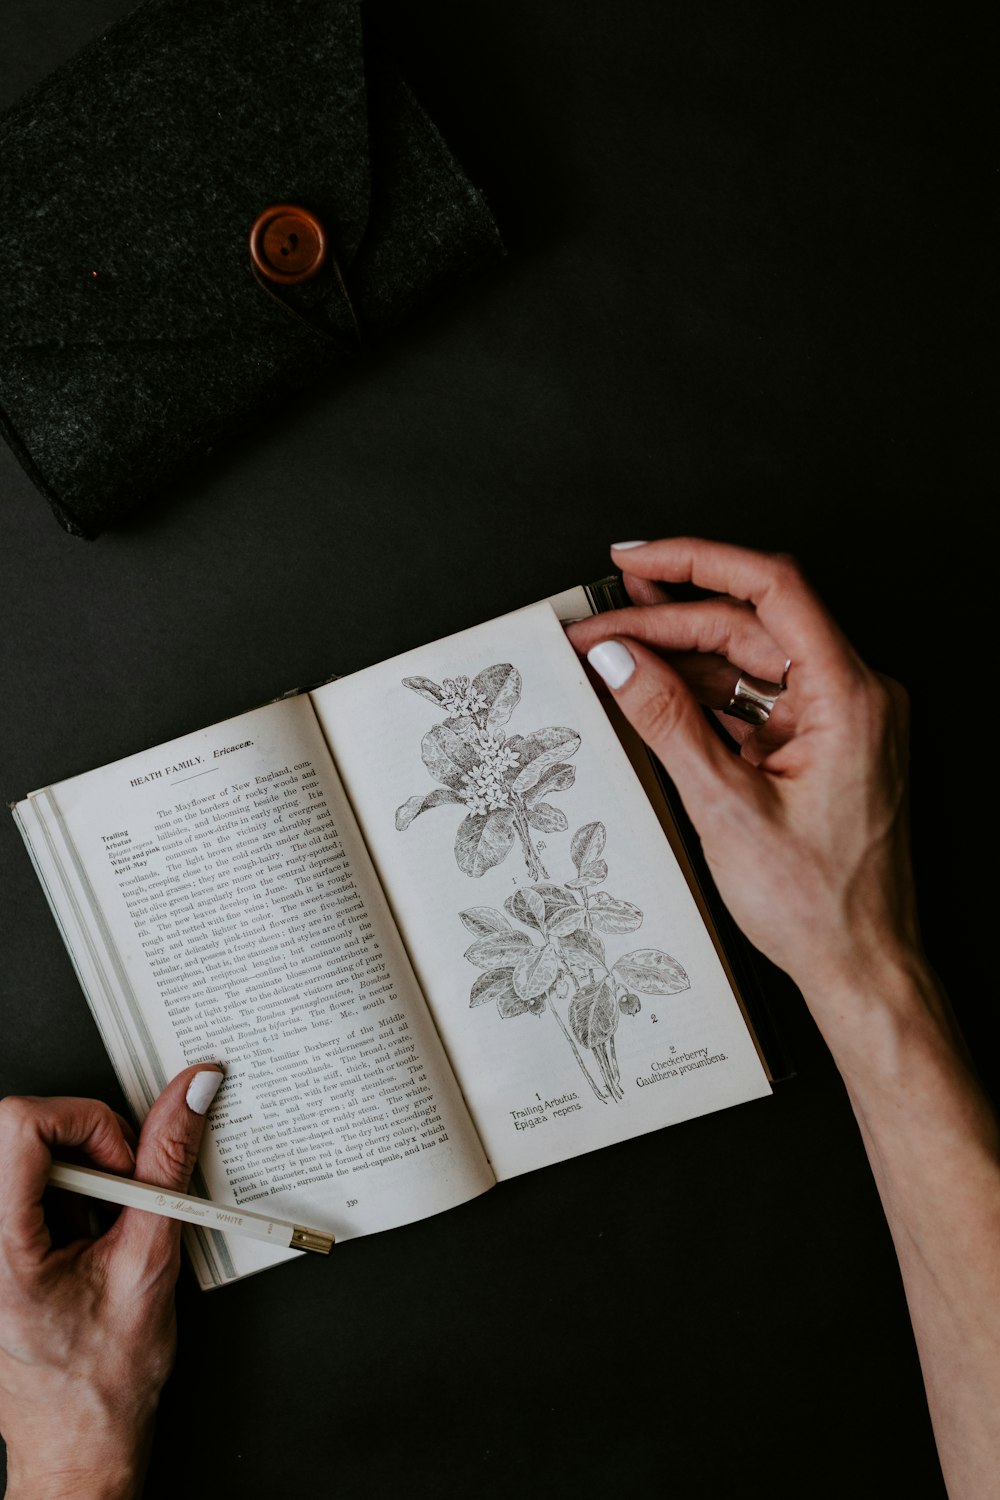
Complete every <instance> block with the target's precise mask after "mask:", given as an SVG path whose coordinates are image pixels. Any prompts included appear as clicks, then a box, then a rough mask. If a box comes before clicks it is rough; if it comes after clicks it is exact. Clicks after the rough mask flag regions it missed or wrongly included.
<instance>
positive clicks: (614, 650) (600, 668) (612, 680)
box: [587, 641, 635, 688]
mask: <svg viewBox="0 0 1000 1500" xmlns="http://www.w3.org/2000/svg"><path fill="white" fill-rule="evenodd" d="M587 660H588V661H589V662H590V665H591V666H592V667H593V669H594V671H595V672H597V673H599V674H600V676H601V677H603V678H604V681H605V682H606V683H607V685H608V687H609V688H620V687H621V686H622V685H623V684H624V683H626V682H628V680H629V678H630V677H631V676H632V673H633V672H634V671H635V657H634V656H633V655H632V653H631V651H629V650H628V649H627V648H626V647H625V646H623V645H622V643H621V641H602V642H601V644H600V645H599V646H591V648H590V650H589V651H588V652H587Z"/></svg>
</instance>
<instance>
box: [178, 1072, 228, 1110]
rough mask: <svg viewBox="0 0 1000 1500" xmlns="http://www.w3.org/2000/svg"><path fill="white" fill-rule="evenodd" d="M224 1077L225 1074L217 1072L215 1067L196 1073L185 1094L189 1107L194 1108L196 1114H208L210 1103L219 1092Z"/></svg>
mask: <svg viewBox="0 0 1000 1500" xmlns="http://www.w3.org/2000/svg"><path fill="white" fill-rule="evenodd" d="M222 1078H223V1075H222V1074H221V1073H217V1072H216V1071H215V1069H214V1068H213V1069H211V1070H209V1069H206V1070H205V1072H204V1073H196V1074H195V1075H194V1077H193V1078H192V1080H191V1082H190V1083H189V1084H188V1091H187V1093H186V1094H185V1096H184V1097H185V1098H186V1099H187V1102H188V1109H193V1110H194V1112H195V1114H196V1115H207V1114H208V1107H209V1105H210V1104H211V1102H212V1100H213V1099H214V1098H215V1096H216V1094H217V1093H218V1092H219V1085H220V1084H221V1082H222Z"/></svg>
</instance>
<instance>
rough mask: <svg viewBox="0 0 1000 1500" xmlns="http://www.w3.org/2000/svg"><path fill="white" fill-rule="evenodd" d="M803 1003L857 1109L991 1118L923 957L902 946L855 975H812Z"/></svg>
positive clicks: (901, 1117)
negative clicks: (982, 1114)
mask: <svg viewBox="0 0 1000 1500" xmlns="http://www.w3.org/2000/svg"><path fill="white" fill-rule="evenodd" d="M800 987H801V989H802V993H803V996H804V997H805V1000H806V1004H807V1005H808V1006H809V1009H810V1011H811V1012H812V1014H813V1017H814V1019H815V1020H816V1023H817V1025H818V1026H819V1029H820V1031H821V1032H822V1034H823V1037H824V1039H825V1041H826V1043H827V1046H828V1047H829V1048H830V1051H831V1053H832V1054H833V1058H834V1061H835V1062H836V1064H837V1067H838V1069H839V1070H840V1073H841V1075H842V1077H843V1079H844V1082H845V1084H846V1085H847V1089H848V1092H849V1093H850V1095H851V1099H852V1102H853V1104H854V1106H855V1109H856V1110H857V1111H858V1112H859V1113H863V1114H865V1115H872V1116H874V1115H879V1116H882V1117H884V1118H885V1119H886V1120H891V1121H893V1122H894V1123H895V1124H902V1123H903V1122H904V1121H906V1120H910V1121H915V1120H916V1118H917V1117H919V1118H920V1120H921V1122H922V1125H927V1124H929V1123H930V1121H931V1119H932V1118H935V1119H937V1120H938V1122H939V1123H940V1122H942V1121H943V1120H944V1118H945V1117H946V1116H953V1117H955V1119H956V1123H957V1121H958V1119H959V1118H962V1119H964V1120H965V1121H966V1123H968V1116H969V1110H970V1105H971V1107H972V1110H973V1113H980V1112H982V1113H984V1114H985V1116H986V1117H991V1112H990V1110H989V1107H988V1106H987V1105H986V1103H985V1099H984V1096H983V1095H982V1092H981V1088H980V1085H979V1082H978V1079H977V1078H976V1074H975V1069H974V1067H973V1065H972V1062H971V1059H970V1058H969V1054H968V1050H967V1048H966V1045H965V1041H964V1039H963V1037H962V1034H961V1031H960V1030H959V1027H958V1023H957V1021H956V1020H955V1016H954V1013H953V1011H952V1009H951V1006H950V1004H949V1002H948V999H947V996H946V995H945V993H944V990H943V989H942V987H941V985H940V982H939V981H938V979H937V976H936V975H935V974H934V971H933V970H932V969H931V967H930V965H929V964H928V962H927V960H926V958H925V956H924V955H923V953H922V951H921V950H920V949H918V948H916V947H913V946H909V945H905V944H899V945H896V946H887V947H886V949H885V950H884V951H883V952H881V953H880V954H879V955H878V956H877V957H876V958H873V959H871V960H866V959H865V958H863V957H861V958H859V959H858V961H857V963H856V965H855V968H854V972H853V973H852V974H851V975H850V976H845V975H844V974H842V973H841V974H838V975H831V974H830V973H825V974H823V975H822V976H816V975H813V976H812V977H810V978H807V979H806V981H805V982H804V983H803V984H801V986H800ZM980 1106H981V1109H980Z"/></svg>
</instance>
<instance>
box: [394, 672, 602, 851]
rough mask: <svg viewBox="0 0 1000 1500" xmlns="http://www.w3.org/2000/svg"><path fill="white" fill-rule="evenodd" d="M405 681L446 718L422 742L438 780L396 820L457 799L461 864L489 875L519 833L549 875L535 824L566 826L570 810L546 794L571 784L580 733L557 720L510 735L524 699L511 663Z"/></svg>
mask: <svg viewBox="0 0 1000 1500" xmlns="http://www.w3.org/2000/svg"><path fill="white" fill-rule="evenodd" d="M403 685H404V687H408V688H409V689H410V690H411V692H414V693H418V694H419V695H420V697H421V698H426V699H427V700H428V702H430V703H433V704H434V705H435V707H437V708H440V709H444V711H445V713H446V714H447V718H446V719H445V720H444V721H443V722H442V723H440V724H435V725H434V727H433V728H432V729H429V730H428V731H427V733H426V734H425V735H424V737H423V740H422V741H421V744H420V757H421V759H422V761H423V763H424V765H425V766H426V768H427V770H428V771H429V772H430V773H431V775H432V776H433V777H434V780H435V781H437V782H439V783H440V785H439V787H438V788H437V789H436V790H435V791H433V792H427V793H426V794H425V795H424V796H416V797H410V798H409V799H408V801H406V802H404V803H403V804H402V805H401V806H400V807H398V808H397V809H396V827H397V828H398V829H399V831H400V832H401V833H402V832H404V831H405V830H406V829H407V828H409V826H410V824H411V823H412V822H413V820H414V818H417V817H419V816H420V814H421V813H424V812H427V811H428V810H429V809H430V808H432V807H441V806H443V805H444V804H446V803H456V804H458V805H460V806H464V808H465V809H466V812H465V817H464V818H463V819H462V822H461V823H460V824H459V827H458V832H457V833H456V835H455V859H456V860H457V862H458V867H459V869H460V870H462V871H464V873H465V874H466V875H471V876H474V877H477V876H480V875H484V874H485V873H486V871H487V870H492V869H493V868H494V866H495V865H498V864H500V863H501V861H502V860H504V859H506V858H507V855H508V854H509V853H510V851H511V849H512V848H513V846H514V842H515V840H519V841H520V845H521V852H522V854H523V856H524V862H525V865H526V866H527V870H528V875H529V877H530V878H531V879H532V880H546V879H547V878H548V877H547V875H546V872H545V866H544V865H543V864H542V862H541V859H540V858H539V854H538V850H537V849H536V847H535V845H534V842H533V840H532V837H531V831H532V829H534V830H535V831H537V832H541V833H561V832H564V831H565V830H566V828H567V826H568V825H567V821H566V815H565V813H563V812H562V811H561V810H560V809H559V808H557V807H554V806H553V805H552V803H551V802H549V801H548V798H549V797H550V796H551V795H553V794H554V793H556V792H562V791H565V790H566V788H567V787H570V786H572V785H573V782H574V779H575V777H576V771H575V770H574V768H573V767H572V766H570V765H567V764H566V762H567V761H568V760H569V758H570V757H571V756H573V755H575V754H576V752H577V750H578V749H579V748H580V736H579V735H578V734H577V733H576V731H575V730H574V729H564V728H559V727H551V728H548V729H536V730H535V731H534V733H533V734H528V735H519V734H515V735H511V736H510V737H509V738H508V737H507V734H506V732H505V730H504V727H503V726H504V725H505V724H507V722H508V721H509V719H510V717H511V715H512V713H513V712H514V709H515V708H516V707H517V705H518V703H520V701H521V674H520V672H519V671H518V670H517V668H516V667H514V666H512V665H511V663H510V662H496V663H495V664H494V665H493V666H491V667H486V668H485V669H484V670H483V671H482V672H480V673H479V674H478V676H476V677H473V678H471V679H470V678H468V677H446V678H445V679H444V681H443V682H441V683H437V682H432V681H431V679H430V678H429V677H404V678H403Z"/></svg>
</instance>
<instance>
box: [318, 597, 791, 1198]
mask: <svg viewBox="0 0 1000 1500" xmlns="http://www.w3.org/2000/svg"><path fill="white" fill-rule="evenodd" d="M312 698H313V703H314V706H315V708H316V712H317V715H318V717H319V720H320V723H321V725H322V728H323V731H324V733H325V735H326V738H327V741H328V743H329V745H330V747H331V750H332V752H333V755H334V758H335V760H336V762H337V766H338V768H339V770H340V774H341V777H342V780H343V783H344V786H345V788H346V790H347V792H348V795H349V797H350V799H351V801H352V803H353V806H354V809H355V812H356V814H357V816H358V820H359V822H360V824H361V827H362V830H363V832H364V836H365V839H366V841H367V843H368V847H369V849H370V851H371V854H372V856H373V859H374V861H375V864H376V867H377V869H378V874H379V878H380V880H381V882H382V884H383V887H384V889H385V891H386V893H387V895H388V898H389V901H390V904H391V906H392V909H393V914H394V916H395V918H396V921H397V923H398V926H399V929H400V932H401V933H402V936H403V939H404V942H405V943H406V945H407V948H408V950H409V953H410V957H411V960H412V962H413V965H414V967H415V969H416V971H417V974H418V977H419V979H420V982H421V986H422V988H423V991H424V994H425V996H426V997H427V1000H428V1003H429V1005H430V1007H431V1010H432V1013H433V1015H434V1019H435V1022H436V1025H437V1027H438V1031H439V1033H440V1035H441V1037H442V1040H443V1041H444V1044H445V1047H446V1050H447V1052H448V1056H449V1059H450V1061H451V1064H452V1067H453V1069H454V1071H455V1074H456V1076H457V1078H458V1081H459V1084H460V1086H461V1088H462V1092H463V1093H464V1095H465V1098H466V1101H467V1104H468V1106H469V1109H470V1111H471V1113H472V1116H473V1119H474V1121H475V1124H476V1128H477V1129H478V1131H479V1134H480V1137H481V1139H482V1141H483V1143H484V1145H485V1148H486V1152H487V1154H488V1156H489V1158H490V1161H491V1162H492V1164H493V1168H494V1171H495V1172H496V1174H497V1176H498V1177H499V1178H504V1177H510V1176H514V1175H516V1174H517V1173H520V1172H526V1171H530V1170H532V1169H533V1168H535V1167H539V1166H544V1165H546V1164H547V1163H549V1162H554V1161H561V1160H564V1159H565V1158H567V1157H570V1156H576V1155H578V1154H580V1153H582V1152H585V1151H591V1150H594V1149H595V1148H597V1147H600V1146H605V1145H609V1144H611V1143H612V1142H614V1141H621V1140H626V1139H628V1138H629V1137H631V1136H635V1135H640V1134H643V1133H644V1132H646V1131H649V1130H654V1129H657V1128H658V1127H660V1126H663V1125H669V1124H673V1123H675V1122H678V1121H680V1120H686V1119H691V1118H693V1117H694V1116H696V1115H700V1114H706V1113H708V1112H709V1111H711V1110H716V1109H722V1108H725V1107H726V1106H728V1105H731V1104H738V1103H741V1102H742V1101H744V1100H748V1099H754V1098H758V1097H760V1096H762V1095H764V1094H767V1093H769V1092H770V1088H769V1084H768V1082H767V1079H766V1077H765V1074H764V1070H763V1068H762V1066H761V1063H760V1061H759V1058H758V1056H757V1051H756V1048H755V1046H754V1043H753V1040H752V1038H751V1036H750V1034H749V1032H748V1030H747V1027H746V1023H745V1022H744V1020H743V1016H742V1014H741V1011H740V1008H739V1005H738V1003H737V1000H736V997H735V996H734V994H733V990H732V987H731V985H730V983H729V980H728V978H727V976H726V974H725V971H724V969H723V967H722V965H721V963H720V961H719V958H718V955H717V953H716V951H715V948H714V945H713V943H712V940H711V937H710V936H709V933H708V932H707V930H706V928H705V924H704V922H703V920H702V918H701V916H700V914H699V911H698V908H697V905H696V903H695V900H694V898H693V896H692V894H691V890H690V888H689V886H688V884H687V881H686V880H685V878H684V875H683V873H682V872H681V870H680V868H679V866H678V863H677V860H676V859H675V857H674V855H673V853H672V852H671V849H670V845H669V843H668V842H667V839H666V836H665V835H664V833H663V830H662V828H661V827H660V824H659V822H658V820H657V818H656V815H655V813H654V812H653V810H652V808H651V806H650V803H649V800H648V798H647V797H646V794H645V792H644V791H643V789H642V786H641V785H640V782H639V780H638V777H637V776H636V774H635V771H634V770H633V768H632V765H631V763H630V761H629V758H628V756H627V754H626V753H625V750H624V749H623V747H622V745H621V743H620V741H619V740H618V737H617V736H616V734H615V732H614V730H613V728H612V727H611V724H610V723H609V721H608V718H607V715H606V714H605V712H604V710H603V709H602V707H601V705H600V703H599V701H598V699H597V696H596V695H595V693H594V691H593V689H592V687H591V686H590V683H589V682H588V681H587V678H586V674H585V672H584V670H583V667H582V665H581V663H580V661H579V659H578V657H577V655H576V653H575V652H574V651H573V649H572V647H571V646H570V644H569V642H568V641H567V640H566V637H565V635H564V634H563V630H562V626H561V625H560V623H559V621H558V620H557V618H556V616H555V613H554V612H553V610H552V608H551V606H550V604H548V603H542V604H538V605H533V606H531V607H530V608H528V609H523V610H518V611H517V612H515V613H514V614H511V615H505V616H502V617H501V618H499V619H496V620H492V621H489V622H487V623H486V624H484V625H479V626H476V627H474V628H473V629H471V630H466V631H462V632H461V633H459V634H458V635H454V636H450V637H448V638H447V639H445V640H442V641H437V642H435V643H433V644H432V645H428V646H424V647H421V648H419V649H418V650H415V651H411V652H407V653H406V654H405V655H403V656H399V657H395V658H393V659H392V660H390V661H386V662H381V663H379V665H377V666H375V667H371V668H368V669H366V670H365V671H362V672H357V673H354V674H353V675H352V676H350V677H345V678H342V679H341V680H340V681H338V682H333V683H330V684H328V685H327V686H325V687H323V688H320V689H318V690H317V691H316V692H314V693H313V694H312Z"/></svg>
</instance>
